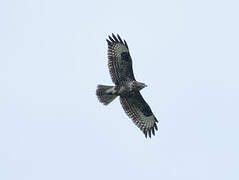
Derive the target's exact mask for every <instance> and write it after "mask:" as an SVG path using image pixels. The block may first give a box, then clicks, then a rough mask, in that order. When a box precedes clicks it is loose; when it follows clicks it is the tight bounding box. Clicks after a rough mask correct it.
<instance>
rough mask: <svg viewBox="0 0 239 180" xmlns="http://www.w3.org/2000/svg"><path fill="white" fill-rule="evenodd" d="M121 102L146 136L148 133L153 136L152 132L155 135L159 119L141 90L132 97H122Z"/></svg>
mask: <svg viewBox="0 0 239 180" xmlns="http://www.w3.org/2000/svg"><path fill="white" fill-rule="evenodd" d="M120 103H121V105H122V107H123V109H124V110H125V112H126V114H127V115H128V116H129V117H130V118H131V119H132V120H133V122H134V123H135V125H136V126H137V127H138V128H140V130H141V131H143V133H144V134H145V137H146V138H147V135H148V136H149V137H150V138H151V133H152V134H153V135H155V130H158V127H157V124H156V123H157V122H158V121H157V119H156V117H155V116H154V115H153V113H152V111H151V109H150V107H149V105H148V104H147V103H146V102H145V100H144V99H143V97H142V95H141V94H140V92H137V93H136V94H135V95H134V96H131V97H127V98H125V97H120Z"/></svg>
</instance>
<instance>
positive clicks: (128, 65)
mask: <svg viewBox="0 0 239 180" xmlns="http://www.w3.org/2000/svg"><path fill="white" fill-rule="evenodd" d="M106 41H107V43H108V67H109V71H110V76H111V79H112V81H113V82H114V83H115V84H116V85H120V84H123V82H124V81H128V80H135V78H134V73H133V68H132V59H131V57H130V53H129V48H128V45H127V43H126V41H125V40H124V41H123V40H122V39H121V38H120V36H119V35H118V34H117V37H116V36H115V35H114V34H112V37H111V36H109V39H106Z"/></svg>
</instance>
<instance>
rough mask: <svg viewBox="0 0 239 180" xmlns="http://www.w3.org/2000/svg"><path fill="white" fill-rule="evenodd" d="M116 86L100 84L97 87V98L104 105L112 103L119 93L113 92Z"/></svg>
mask: <svg viewBox="0 0 239 180" xmlns="http://www.w3.org/2000/svg"><path fill="white" fill-rule="evenodd" d="M113 88H114V86H105V85H98V86H97V89H96V95H97V98H98V99H99V101H100V102H101V103H103V104H104V105H108V104H109V103H111V102H112V101H113V100H114V99H115V98H116V97H117V95H114V94H112V92H113Z"/></svg>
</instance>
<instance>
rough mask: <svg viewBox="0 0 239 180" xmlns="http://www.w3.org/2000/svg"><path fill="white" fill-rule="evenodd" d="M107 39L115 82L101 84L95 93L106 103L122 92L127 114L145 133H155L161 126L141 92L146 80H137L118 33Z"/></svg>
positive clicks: (123, 105)
mask: <svg viewBox="0 0 239 180" xmlns="http://www.w3.org/2000/svg"><path fill="white" fill-rule="evenodd" d="M108 38H109V39H106V41H107V43H108V68H109V71H110V76H111V79H112V81H113V83H114V84H115V86H106V85H98V86H97V89H96V95H97V98H98V100H99V101H100V102H101V103H103V104H104V105H108V104H109V103H110V102H112V101H113V100H114V99H115V98H116V97H118V96H119V98H120V103H121V105H122V107H123V109H124V111H125V112H126V114H127V115H128V116H129V117H130V118H131V119H132V120H133V122H134V123H135V125H136V126H137V127H138V128H139V129H140V130H141V131H143V133H144V135H145V137H146V138H147V136H149V137H150V138H151V134H153V135H155V130H158V127H157V124H156V123H157V122H158V121H157V119H156V117H155V116H154V114H153V113H152V111H151V109H150V107H149V105H148V104H147V103H146V101H145V100H144V99H143V97H142V95H141V94H140V92H139V91H140V90H142V89H143V88H145V87H147V85H146V84H144V83H141V82H138V81H136V79H135V77H134V73H133V68H132V59H131V56H130V53H129V48H128V45H127V43H126V41H125V40H122V39H121V37H120V36H119V35H118V34H117V37H116V36H115V35H114V34H112V36H109V37H108Z"/></svg>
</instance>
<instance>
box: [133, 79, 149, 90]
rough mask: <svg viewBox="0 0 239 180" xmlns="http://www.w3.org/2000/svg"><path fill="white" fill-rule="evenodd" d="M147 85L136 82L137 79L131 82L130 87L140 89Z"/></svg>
mask: <svg viewBox="0 0 239 180" xmlns="http://www.w3.org/2000/svg"><path fill="white" fill-rule="evenodd" d="M145 87H147V85H146V84H144V83H141V82H138V81H133V82H132V84H131V89H132V90H136V91H140V90H141V89H143V88H145Z"/></svg>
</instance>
